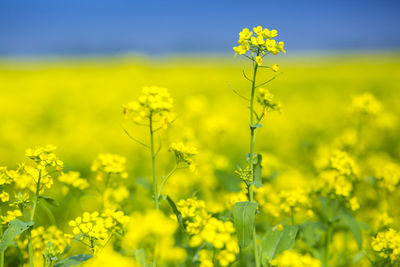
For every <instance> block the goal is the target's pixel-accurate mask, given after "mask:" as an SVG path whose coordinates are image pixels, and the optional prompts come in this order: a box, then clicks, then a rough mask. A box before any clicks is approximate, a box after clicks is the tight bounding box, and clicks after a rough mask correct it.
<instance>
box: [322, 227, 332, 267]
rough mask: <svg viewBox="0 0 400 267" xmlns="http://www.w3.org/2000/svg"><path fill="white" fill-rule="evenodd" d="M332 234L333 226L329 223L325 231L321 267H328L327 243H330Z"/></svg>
mask: <svg viewBox="0 0 400 267" xmlns="http://www.w3.org/2000/svg"><path fill="white" fill-rule="evenodd" d="M332 234H333V227H332V225H331V224H329V226H328V231H327V233H326V240H325V250H324V258H323V265H322V266H323V267H328V264H329V245H330V243H331V239H332Z"/></svg>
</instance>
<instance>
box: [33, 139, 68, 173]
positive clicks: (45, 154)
mask: <svg viewBox="0 0 400 267" xmlns="http://www.w3.org/2000/svg"><path fill="white" fill-rule="evenodd" d="M55 149H56V147H55V146H53V145H46V146H44V147H37V148H33V149H32V148H28V149H27V150H26V151H25V155H26V156H27V157H28V158H30V159H31V160H33V161H34V162H35V163H36V164H38V168H41V169H43V168H45V167H56V169H57V170H61V169H62V168H63V162H62V161H61V160H59V159H58V158H57V156H56V154H55V153H54V150H55Z"/></svg>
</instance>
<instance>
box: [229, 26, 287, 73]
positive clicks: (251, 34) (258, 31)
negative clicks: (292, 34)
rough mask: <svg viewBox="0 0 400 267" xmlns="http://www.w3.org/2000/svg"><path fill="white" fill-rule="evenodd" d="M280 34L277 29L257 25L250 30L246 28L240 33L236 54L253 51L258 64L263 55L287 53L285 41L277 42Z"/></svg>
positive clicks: (235, 48)
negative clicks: (276, 38)
mask: <svg viewBox="0 0 400 267" xmlns="http://www.w3.org/2000/svg"><path fill="white" fill-rule="evenodd" d="M276 36H278V31H277V30H271V31H270V30H268V29H267V28H264V29H263V28H262V27H261V26H257V27H254V28H253V31H250V30H249V29H248V28H244V29H243V30H242V31H241V32H240V33H239V40H238V44H239V45H238V46H236V47H234V48H233V50H234V51H235V55H244V54H246V52H248V51H251V52H253V53H256V54H257V56H256V57H255V61H256V62H257V64H258V65H261V64H262V57H261V56H260V54H261V55H265V54H268V53H271V54H273V55H277V54H278V53H280V52H283V53H286V51H285V49H284V45H285V44H284V42H277V41H276V40H275V39H273V38H275V37H276Z"/></svg>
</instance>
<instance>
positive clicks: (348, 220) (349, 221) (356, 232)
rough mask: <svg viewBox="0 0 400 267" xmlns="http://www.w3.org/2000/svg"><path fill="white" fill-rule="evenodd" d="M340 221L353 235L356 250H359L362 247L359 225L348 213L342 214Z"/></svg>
mask: <svg viewBox="0 0 400 267" xmlns="http://www.w3.org/2000/svg"><path fill="white" fill-rule="evenodd" d="M342 221H343V223H344V224H346V225H347V226H348V227H349V228H350V230H351V232H352V233H353V236H354V238H355V240H356V242H357V245H358V248H359V249H361V247H362V234H361V227H360V224H359V223H358V222H357V220H356V219H354V217H353V216H352V215H351V214H350V213H348V212H346V213H344V214H343V216H342Z"/></svg>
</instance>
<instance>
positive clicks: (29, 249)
mask: <svg viewBox="0 0 400 267" xmlns="http://www.w3.org/2000/svg"><path fill="white" fill-rule="evenodd" d="M41 178H42V170H39V178H38V181H37V183H36V194H35V196H34V197H33V206H32V212H31V217H30V221H31V222H33V220H34V218H35V213H36V207H37V205H38V202H39V192H40V179H41ZM31 231H32V229H29V231H28V252H29V266H30V267H34V261H33V247H32V234H31Z"/></svg>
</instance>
